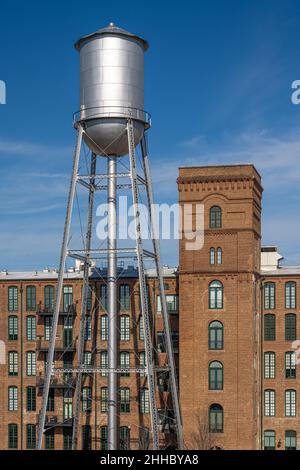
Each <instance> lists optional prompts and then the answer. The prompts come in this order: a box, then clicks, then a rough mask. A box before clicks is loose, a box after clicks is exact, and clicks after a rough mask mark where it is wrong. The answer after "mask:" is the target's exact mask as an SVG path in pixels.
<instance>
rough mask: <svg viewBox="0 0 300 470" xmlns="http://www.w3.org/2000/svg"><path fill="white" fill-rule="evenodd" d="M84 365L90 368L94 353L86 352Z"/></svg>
mask: <svg viewBox="0 0 300 470" xmlns="http://www.w3.org/2000/svg"><path fill="white" fill-rule="evenodd" d="M83 364H84V365H85V367H89V366H91V365H92V353H91V352H90V351H84V353H83Z"/></svg>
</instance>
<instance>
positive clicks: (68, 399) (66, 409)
mask: <svg viewBox="0 0 300 470" xmlns="http://www.w3.org/2000/svg"><path fill="white" fill-rule="evenodd" d="M72 413H73V399H72V390H70V389H67V390H65V392H64V398H63V416H64V420H69V419H72Z"/></svg>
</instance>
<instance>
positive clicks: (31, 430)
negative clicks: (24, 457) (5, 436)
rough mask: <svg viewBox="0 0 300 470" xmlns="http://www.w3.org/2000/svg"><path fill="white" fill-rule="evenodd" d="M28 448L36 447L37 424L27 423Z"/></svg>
mask: <svg viewBox="0 0 300 470" xmlns="http://www.w3.org/2000/svg"><path fill="white" fill-rule="evenodd" d="M26 448H27V449H35V448H36V426H35V424H26Z"/></svg>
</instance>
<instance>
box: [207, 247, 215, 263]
mask: <svg viewBox="0 0 300 470" xmlns="http://www.w3.org/2000/svg"><path fill="white" fill-rule="evenodd" d="M215 262H216V250H215V249H214V248H210V250H209V263H210V264H211V265H214V264H215Z"/></svg>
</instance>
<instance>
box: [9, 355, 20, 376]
mask: <svg viewBox="0 0 300 470" xmlns="http://www.w3.org/2000/svg"><path fill="white" fill-rule="evenodd" d="M8 375H18V353H17V351H9V353H8Z"/></svg>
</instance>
